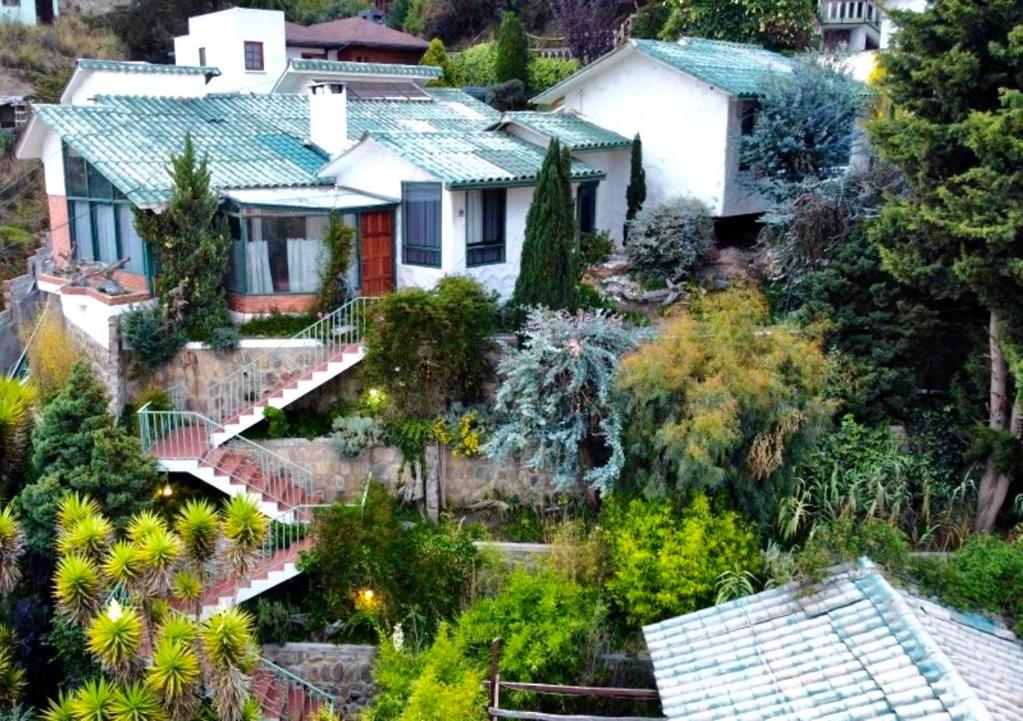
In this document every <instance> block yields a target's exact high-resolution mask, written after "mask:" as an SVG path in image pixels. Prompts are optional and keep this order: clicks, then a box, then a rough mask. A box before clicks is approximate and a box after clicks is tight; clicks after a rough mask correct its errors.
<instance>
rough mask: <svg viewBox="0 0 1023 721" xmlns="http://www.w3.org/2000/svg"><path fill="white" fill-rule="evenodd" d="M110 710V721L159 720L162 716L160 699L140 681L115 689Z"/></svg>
mask: <svg viewBox="0 0 1023 721" xmlns="http://www.w3.org/2000/svg"><path fill="white" fill-rule="evenodd" d="M110 711H111V714H110V718H111V721H160V720H161V719H162V718H163V708H162V707H161V705H160V700H159V699H158V698H157V697H156V694H154V693H153V691H152V689H150V688H149V687H148V686H146V685H145V684H142V683H133V684H128V685H127V686H124V687H122V688H119V689H117V692H116V693H115V694H114V702H113V704H111V709H110Z"/></svg>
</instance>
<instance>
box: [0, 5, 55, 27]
mask: <svg viewBox="0 0 1023 721" xmlns="http://www.w3.org/2000/svg"><path fill="white" fill-rule="evenodd" d="M52 2H53V17H57V15H58V10H59V8H58V5H59V3H58V0H52ZM36 19H37V18H36V0H19V1H18V3H17V4H16V5H0V22H14V23H24V24H25V25H35V24H36Z"/></svg>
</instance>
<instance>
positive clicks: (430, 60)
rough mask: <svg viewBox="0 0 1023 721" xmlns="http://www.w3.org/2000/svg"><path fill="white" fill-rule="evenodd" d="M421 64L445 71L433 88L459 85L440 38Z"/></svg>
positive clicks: (427, 52)
mask: <svg viewBox="0 0 1023 721" xmlns="http://www.w3.org/2000/svg"><path fill="white" fill-rule="evenodd" d="M419 64H420V65H432V66H433V67H437V68H440V69H441V70H442V71H443V74H442V75H441V76H440V77H439V78H437V79H436V80H431V81H430V82H429V85H430V86H431V87H451V86H453V85H457V84H458V81H457V79H456V78H455V76H454V74H453V72H452V70H451V59H450V58H448V51H447V49H446V48H445V47H444V41H443V40H441V39H440V38H434V39H433V40H431V41H430V44H429V46H427V48H426V52H425V53H423V57H421V58H420V59H419ZM345 269H347V266H345Z"/></svg>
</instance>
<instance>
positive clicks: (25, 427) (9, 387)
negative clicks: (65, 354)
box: [0, 377, 36, 498]
mask: <svg viewBox="0 0 1023 721" xmlns="http://www.w3.org/2000/svg"><path fill="white" fill-rule="evenodd" d="M35 402H36V391H35V388H34V387H33V386H32V385H29V384H24V383H22V382H21V381H20V380H17V379H14V378H6V377H0V496H2V497H3V498H9V497H10V495H11V494H12V493H13V492H16V491H17V490H18V489H19V485H20V484H19V481H20V480H21V472H22V470H23V468H24V465H25V456H26V453H27V451H28V443H29V438H30V434H31V429H32V420H33V418H32V409H33V407H34V405H35Z"/></svg>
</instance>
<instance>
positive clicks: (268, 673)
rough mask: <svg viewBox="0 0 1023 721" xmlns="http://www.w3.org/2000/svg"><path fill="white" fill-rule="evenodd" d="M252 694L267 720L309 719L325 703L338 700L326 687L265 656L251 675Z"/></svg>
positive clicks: (307, 720) (294, 720)
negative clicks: (268, 659)
mask: <svg viewBox="0 0 1023 721" xmlns="http://www.w3.org/2000/svg"><path fill="white" fill-rule="evenodd" d="M252 695H253V696H254V697H255V698H256V699H257V700H258V701H259V704H260V706H261V707H262V709H263V718H264V719H267V721H309V720H310V719H312V718H313V716H314V715H315V714H316V712H317V711H318V710H319V708H320V707H321V706H323V705H324V704H328V705H330V706H331V707H334V706H335V705H336V702H337V700H336V699H335V698H334V697H333V696H332V695H330V694H328V693H327V692H326V691H323V690H322V689H319V688H317V687H316V686H314V685H312V684H311V683H309V682H308V681H306V680H304V679H301V678H299V677H298V676H295V675H294V674H292V673H290V672H289V671H287V670H285V669H283V668H281V667H280V666H277V665H275V664H273V663H271V662H270V661H267V660H266V659H262V662H261V663H260V666H259V668H258V669H256V672H255V673H254V674H253V676H252Z"/></svg>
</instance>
